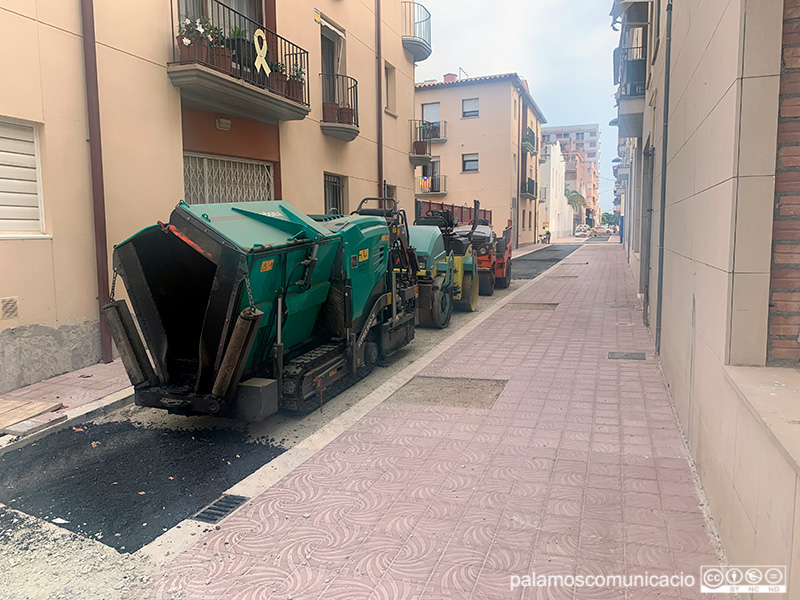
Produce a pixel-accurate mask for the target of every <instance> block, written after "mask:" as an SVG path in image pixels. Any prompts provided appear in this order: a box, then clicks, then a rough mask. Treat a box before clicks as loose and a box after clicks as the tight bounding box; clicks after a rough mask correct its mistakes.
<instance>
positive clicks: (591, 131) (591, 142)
mask: <svg viewBox="0 0 800 600" xmlns="http://www.w3.org/2000/svg"><path fill="white" fill-rule="evenodd" d="M542 141H543V142H562V143H563V142H567V141H571V142H572V143H573V145H574V147H575V148H576V149H581V150H583V154H584V158H585V159H586V160H588V161H590V162H593V163H594V164H595V165H597V166H598V168H599V165H600V125H598V124H597V123H594V124H592V125H565V126H563V127H542Z"/></svg>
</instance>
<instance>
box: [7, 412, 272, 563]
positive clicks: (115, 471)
mask: <svg viewBox="0 0 800 600" xmlns="http://www.w3.org/2000/svg"><path fill="white" fill-rule="evenodd" d="M283 451H284V450H283V448H281V447H280V446H278V445H273V444H263V443H253V442H252V441H248V438H247V434H246V432H245V431H239V430H234V429H195V430H167V429H158V428H148V427H137V426H135V425H133V424H132V423H125V422H121V423H116V422H113V423H103V424H91V423H87V424H82V425H78V426H75V427H68V428H66V429H64V430H61V431H58V432H56V433H53V434H51V435H48V436H47V437H45V438H43V439H41V440H39V441H37V442H34V443H32V444H28V445H27V446H23V447H22V448H20V449H18V450H15V451H11V452H8V453H6V454H4V455H3V456H2V457H0V502H1V503H3V504H6V505H7V506H9V507H12V508H15V509H17V510H19V511H22V512H24V513H27V514H29V515H32V516H35V517H39V518H41V519H45V520H47V521H50V522H55V523H56V524H57V525H60V526H61V527H64V528H65V529H68V530H69V531H72V532H75V533H78V534H80V535H83V536H86V537H90V538H94V539H97V540H99V541H101V542H102V543H104V544H106V545H108V546H111V547H112V548H115V549H116V550H118V551H120V552H135V551H136V550H138V549H139V548H141V547H142V546H144V545H145V544H147V543H149V542H151V541H152V540H154V539H155V538H157V537H158V536H160V535H161V534H163V533H164V532H165V531H167V530H168V529H170V528H172V527H174V526H175V525H177V524H178V523H180V522H181V521H183V520H184V519H186V518H188V517H191V516H192V515H194V514H196V513H197V512H198V511H199V510H201V509H202V508H203V507H205V506H207V505H208V504H210V503H211V502H213V501H214V500H216V499H217V498H218V497H219V496H220V495H221V494H222V493H223V492H224V491H225V490H226V489H228V488H229V487H231V486H232V485H233V484H235V483H237V482H238V481H240V480H242V479H244V478H245V477H246V476H248V475H250V474H251V473H253V472H254V471H256V470H257V469H258V468H260V467H261V466H262V465H264V464H266V463H268V462H269V461H271V460H272V459H273V458H275V457H276V456H278V455H279V454H281V453H282V452H283ZM62 521H64V522H62Z"/></svg>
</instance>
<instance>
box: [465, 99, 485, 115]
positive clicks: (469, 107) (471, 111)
mask: <svg viewBox="0 0 800 600" xmlns="http://www.w3.org/2000/svg"><path fill="white" fill-rule="evenodd" d="M479 115H480V110H479V109H478V99H477V98H467V99H465V100H462V101H461V116H462V117H463V118H466V117H477V116H479Z"/></svg>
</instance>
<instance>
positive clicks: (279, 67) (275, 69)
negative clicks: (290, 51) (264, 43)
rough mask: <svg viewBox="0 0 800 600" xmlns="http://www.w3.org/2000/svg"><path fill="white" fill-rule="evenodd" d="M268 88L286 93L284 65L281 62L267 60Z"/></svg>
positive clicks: (278, 92) (279, 92)
mask: <svg viewBox="0 0 800 600" xmlns="http://www.w3.org/2000/svg"><path fill="white" fill-rule="evenodd" d="M267 66H268V67H269V71H270V72H269V89H270V90H272V91H273V92H275V93H277V94H281V95H283V94H285V93H286V65H285V64H283V63H282V62H278V61H274V60H269V61H267Z"/></svg>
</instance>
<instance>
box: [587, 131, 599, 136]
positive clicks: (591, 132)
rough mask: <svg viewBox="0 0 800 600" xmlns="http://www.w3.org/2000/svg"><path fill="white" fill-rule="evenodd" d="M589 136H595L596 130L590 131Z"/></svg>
mask: <svg viewBox="0 0 800 600" xmlns="http://www.w3.org/2000/svg"><path fill="white" fill-rule="evenodd" d="M589 136H590V137H597V132H596V131H590V132H589Z"/></svg>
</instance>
